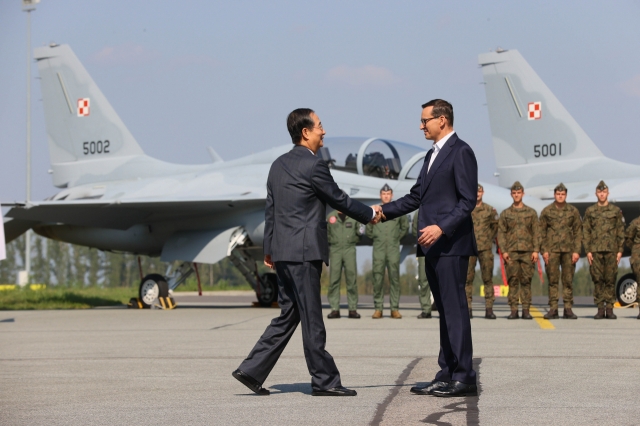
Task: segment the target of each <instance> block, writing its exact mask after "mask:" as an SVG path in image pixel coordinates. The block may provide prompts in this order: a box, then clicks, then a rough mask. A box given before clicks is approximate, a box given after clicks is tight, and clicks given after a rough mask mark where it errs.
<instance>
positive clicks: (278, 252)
mask: <svg viewBox="0 0 640 426" xmlns="http://www.w3.org/2000/svg"><path fill="white" fill-rule="evenodd" d="M287 128H288V130H289V134H290V135H291V139H292V141H293V143H294V145H295V146H294V148H293V149H292V150H291V151H289V152H288V153H286V154H284V155H282V156H280V157H279V158H278V159H277V160H276V161H274V162H273V164H272V165H271V169H270V170H269V178H268V180H267V205H266V209H265V226H264V255H265V256H264V263H265V265H267V266H268V267H270V268H272V269H275V270H276V273H277V275H278V303H279V305H280V307H281V308H282V311H281V313H280V316H279V317H278V318H275V319H273V320H272V321H271V324H270V325H269V326H268V327H267V329H266V330H265V332H264V334H263V335H262V337H260V339H259V340H258V343H256V345H255V346H254V348H253V349H252V350H251V352H250V353H249V356H248V357H247V358H246V359H245V360H244V361H243V362H242V363H241V364H240V367H238V369H237V370H236V371H234V372H233V377H235V378H236V379H238V380H239V381H240V382H242V383H243V384H244V385H245V386H247V387H248V388H249V389H251V390H252V391H254V392H255V393H257V394H259V395H269V391H268V390H267V389H264V388H263V387H262V384H263V383H264V381H265V380H266V378H267V376H268V375H269V373H270V372H271V369H273V367H274V366H275V364H276V362H277V361H278V358H279V357H280V354H282V351H283V350H284V348H285V347H286V346H287V343H288V342H289V339H290V338H291V336H292V335H293V332H294V331H295V329H296V327H297V326H298V323H300V322H302V345H303V347H304V356H305V359H306V361H307V368H308V369H309V374H310V375H311V387H312V390H313V392H312V395H314V396H355V395H356V391H354V390H351V389H347V388H345V387H343V386H342V383H341V381H340V373H339V372H338V368H337V367H336V364H335V362H334V361H333V358H332V357H331V355H329V353H328V352H327V351H326V350H325V349H324V347H325V343H326V332H325V328H324V322H323V319H322V304H321V301H320V274H321V272H322V262H324V263H326V264H329V246H328V243H327V221H326V214H327V206H326V205H327V204H329V205H330V206H331V207H332V208H334V209H336V210H338V211H341V212H343V213H345V214H347V215H348V216H350V217H352V218H354V219H355V220H357V221H358V222H360V223H369V222H373V223H377V222H378V221H379V220H380V217H381V216H380V214H379V213H378V212H377V211H376V210H374V209H372V208H371V207H369V206H366V205H364V204H362V203H360V202H358V201H355V200H352V199H351V198H349V197H348V196H347V195H346V194H345V193H344V192H343V191H342V190H340V188H338V185H337V184H336V183H335V182H334V180H333V178H332V177H331V173H329V167H328V166H327V163H326V162H325V161H323V160H322V159H321V158H320V157H318V156H316V153H317V152H318V150H319V149H320V148H321V147H322V145H323V143H322V140H323V138H324V135H325V131H324V129H323V128H322V123H321V122H320V119H319V118H318V116H317V115H316V114H315V112H313V111H312V110H310V109H307V108H301V109H297V110H295V111H293V112H291V114H289V117H288V118H287Z"/></svg>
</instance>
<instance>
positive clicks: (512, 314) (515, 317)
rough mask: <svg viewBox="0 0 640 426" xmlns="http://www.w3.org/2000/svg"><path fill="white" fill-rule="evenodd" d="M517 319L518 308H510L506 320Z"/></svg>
mask: <svg viewBox="0 0 640 426" xmlns="http://www.w3.org/2000/svg"><path fill="white" fill-rule="evenodd" d="M518 318H520V315H518V308H515V309H513V308H511V315H509V316H508V317H507V319H518Z"/></svg>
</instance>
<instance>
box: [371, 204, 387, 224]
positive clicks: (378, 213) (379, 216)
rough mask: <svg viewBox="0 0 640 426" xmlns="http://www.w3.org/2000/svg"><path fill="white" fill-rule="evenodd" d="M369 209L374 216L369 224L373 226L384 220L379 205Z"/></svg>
mask: <svg viewBox="0 0 640 426" xmlns="http://www.w3.org/2000/svg"><path fill="white" fill-rule="evenodd" d="M371 208H372V209H373V211H374V212H375V216H374V217H373V219H371V222H369V223H370V224H372V225H375V224H376V223H379V222H380V221H381V220H382V219H386V217H385V215H384V213H382V207H381V206H380V205H375V206H371Z"/></svg>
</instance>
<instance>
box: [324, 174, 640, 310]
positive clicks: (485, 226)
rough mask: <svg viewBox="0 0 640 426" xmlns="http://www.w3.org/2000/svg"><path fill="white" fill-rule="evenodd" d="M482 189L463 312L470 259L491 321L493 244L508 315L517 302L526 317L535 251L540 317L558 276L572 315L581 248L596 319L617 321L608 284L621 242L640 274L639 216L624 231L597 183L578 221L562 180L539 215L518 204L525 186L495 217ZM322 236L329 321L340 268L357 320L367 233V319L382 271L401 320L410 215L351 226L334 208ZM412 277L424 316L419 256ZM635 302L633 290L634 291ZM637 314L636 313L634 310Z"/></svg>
mask: <svg viewBox="0 0 640 426" xmlns="http://www.w3.org/2000/svg"><path fill="white" fill-rule="evenodd" d="M483 195H484V189H483V187H482V185H478V194H477V201H476V207H475V209H474V211H473V212H472V219H473V224H474V231H475V236H476V242H477V247H478V256H477V257H476V256H472V257H470V259H469V268H468V271H467V280H466V285H465V290H466V294H467V303H468V306H469V315H470V316H471V317H473V313H472V311H471V298H472V291H473V280H474V277H475V268H476V263H477V262H480V271H481V275H482V281H483V283H484V295H485V318H487V319H495V318H496V316H495V314H494V313H493V303H494V301H495V294H494V287H493V269H494V255H493V251H492V245H493V243H494V241H496V236H497V243H498V254H499V256H501V258H502V261H503V262H504V264H505V269H506V274H507V280H508V283H509V294H508V303H509V306H510V308H511V313H510V315H509V316H508V317H507V318H508V319H517V318H520V315H519V312H518V307H519V305H520V304H521V305H522V318H523V319H532V316H531V313H530V307H531V280H532V278H533V274H534V271H535V267H536V265H537V264H538V254H539V253H542V257H543V260H544V262H545V265H546V272H547V277H548V281H549V312H548V313H547V314H545V316H544V318H545V319H557V318H559V313H558V301H559V291H558V289H559V282H560V278H562V287H563V294H562V299H563V302H564V311H563V318H566V319H577V316H576V315H575V313H573V311H572V307H573V286H572V283H573V275H574V273H575V265H576V262H577V261H578V259H579V258H580V251H581V249H582V246H583V245H584V248H585V252H586V253H587V260H588V261H589V265H590V267H589V270H590V274H591V278H592V280H593V282H594V302H595V304H596V305H597V308H598V312H597V313H596V315H595V317H594V318H595V319H603V318H607V319H616V315H615V314H614V313H613V305H614V303H615V301H616V297H615V282H616V277H617V272H618V263H619V262H620V258H621V257H622V252H623V245H624V244H625V241H626V244H627V246H628V247H629V248H631V250H632V252H631V266H632V269H633V272H634V274H635V275H636V278H637V279H638V278H640V217H639V218H636V219H635V220H634V221H633V222H631V224H630V225H629V227H628V228H627V230H626V238H625V229H624V217H623V215H622V211H621V210H620V209H619V208H618V207H616V206H615V205H613V204H611V203H609V201H608V197H609V188H608V187H607V185H606V184H605V183H604V182H603V181H600V183H599V184H598V185H597V187H596V197H597V199H598V201H597V203H596V204H594V205H593V206H590V207H589V208H588V209H587V210H586V212H585V216H584V221H583V220H581V218H580V214H579V212H578V210H577V209H576V208H575V207H574V206H572V205H570V204H568V203H567V202H566V198H567V188H566V187H565V186H564V185H563V184H562V183H561V184H559V185H558V186H556V188H555V189H554V202H553V203H552V204H550V205H549V206H547V207H546V208H545V209H544V210H543V211H542V213H541V214H540V218H538V215H537V213H536V211H535V210H534V209H532V208H531V207H529V206H526V205H525V204H524V202H523V197H524V187H523V186H522V185H521V184H520V182H515V183H514V184H513V185H512V187H511V197H512V199H513V204H512V205H511V206H510V207H509V208H507V209H505V210H504V211H503V212H502V213H501V214H500V215H499V216H498V213H497V211H496V209H495V208H493V207H492V206H490V205H489V204H486V203H484V202H483ZM392 197H393V191H392V190H391V188H390V187H389V186H388V185H385V186H384V187H383V188H382V189H381V191H380V199H381V201H382V203H383V204H384V203H388V202H389V201H391V199H392ZM328 225H329V226H328V238H329V244H330V246H331V254H330V285H329V292H328V298H329V303H330V305H331V313H330V314H329V316H328V317H329V318H340V310H339V307H340V280H341V276H342V270H343V269H344V271H345V278H346V281H347V300H348V305H349V318H360V315H359V314H358V312H357V304H358V290H357V285H356V275H357V268H356V249H355V246H356V243H357V242H358V240H359V236H360V235H361V234H363V233H366V235H367V237H369V238H371V239H372V240H373V265H372V273H373V295H374V308H375V311H374V314H373V318H374V319H378V318H382V307H383V306H382V305H383V296H384V295H383V290H382V288H383V279H384V273H385V269H386V270H387V272H388V276H389V284H390V290H389V293H390V305H391V318H402V315H401V314H400V312H399V299H400V279H399V277H400V252H399V250H398V247H399V245H400V240H401V239H402V238H403V237H404V235H405V234H406V233H407V230H408V228H409V219H408V217H406V216H403V217H399V218H396V219H394V220H390V221H386V222H384V223H380V224H378V225H376V226H373V225H367V226H366V228H365V227H364V225H361V224H359V223H357V222H356V221H355V220H353V219H351V218H349V217H347V216H346V215H343V214H342V213H339V212H333V213H331V214H330V215H329V217H328ZM417 225H418V223H417V220H414V221H413V227H412V234H413V235H414V236H417V234H418V226H417ZM418 261H419V268H418V273H419V276H418V280H419V290H420V304H421V307H422V311H421V313H420V315H418V318H431V311H432V308H435V307H432V306H431V292H430V289H429V283H428V281H427V279H426V274H425V270H424V259H423V258H419V259H418ZM638 301H639V302H640V292H639V294H638ZM638 319H640V315H638Z"/></svg>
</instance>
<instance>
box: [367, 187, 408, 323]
mask: <svg viewBox="0 0 640 426" xmlns="http://www.w3.org/2000/svg"><path fill="white" fill-rule="evenodd" d="M392 198H393V190H392V189H391V187H390V186H389V185H387V184H385V185H384V186H383V187H382V189H381V190H380V201H382V204H387V203H388V202H390V201H391V199H392ZM408 229H409V218H408V217H407V216H400V217H398V218H395V219H393V220H387V221H385V222H381V223H378V224H377V225H376V226H373V225H371V224H368V225H367V237H369V238H371V239H372V240H373V268H372V269H373V304H374V307H375V312H374V313H373V316H372V317H371V318H374V319H378V318H382V303H383V301H384V293H383V291H382V282H383V281H384V270H385V268H386V269H387V274H388V275H389V302H390V305H391V318H402V315H400V312H399V311H398V307H399V305H400V240H401V239H402V237H404V236H405V235H406V234H407V230H408Z"/></svg>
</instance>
